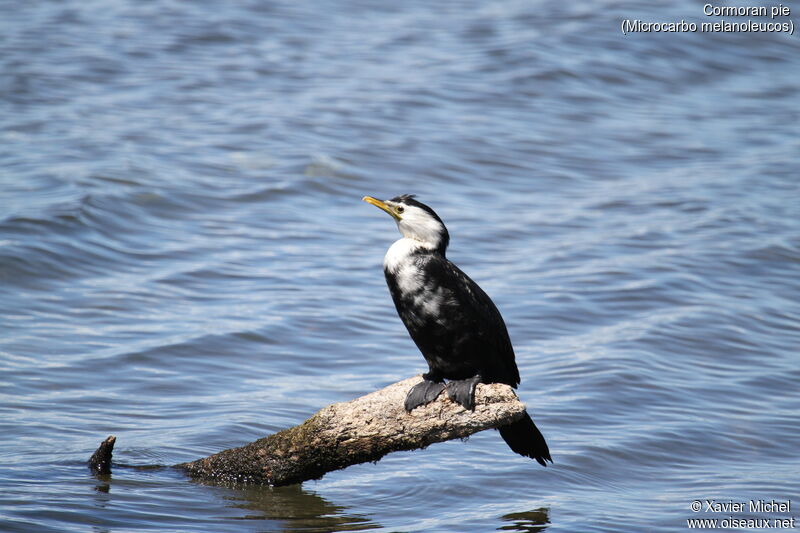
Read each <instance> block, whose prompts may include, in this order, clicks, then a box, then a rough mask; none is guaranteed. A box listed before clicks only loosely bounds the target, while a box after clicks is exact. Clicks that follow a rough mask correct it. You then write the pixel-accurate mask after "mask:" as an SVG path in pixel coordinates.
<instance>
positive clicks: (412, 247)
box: [383, 237, 434, 274]
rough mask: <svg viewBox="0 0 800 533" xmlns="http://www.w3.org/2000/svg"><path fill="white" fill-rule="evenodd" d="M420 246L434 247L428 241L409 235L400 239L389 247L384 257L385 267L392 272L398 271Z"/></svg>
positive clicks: (425, 247)
mask: <svg viewBox="0 0 800 533" xmlns="http://www.w3.org/2000/svg"><path fill="white" fill-rule="evenodd" d="M420 248H422V249H425V250H433V249H434V247H433V246H432V245H430V244H428V243H426V242H422V241H420V240H417V239H411V238H409V237H403V238H402V239H398V240H397V241H395V243H394V244H392V245H391V246H390V247H389V250H388V251H387V252H386V255H385V256H384V258H383V268H384V269H385V270H387V271H389V272H390V273H392V274H397V272H398V271H399V270H400V269H401V268H402V267H403V266H404V265H406V264H407V263H408V262H409V261H410V260H411V254H413V253H414V252H415V251H417V250H419V249H420Z"/></svg>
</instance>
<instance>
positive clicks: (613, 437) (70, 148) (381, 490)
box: [0, 0, 800, 532]
mask: <svg viewBox="0 0 800 533" xmlns="http://www.w3.org/2000/svg"><path fill="white" fill-rule="evenodd" d="M702 16H703V15H702V12H701V6H700V5H698V4H695V3H692V2H688V1H679V2H676V3H672V4H670V5H669V6H660V5H656V4H652V3H650V2H629V3H623V4H620V3H617V2H607V1H601V2H592V3H577V4H576V3H561V4H553V3H546V2H535V1H534V2H531V1H525V2H522V1H516V0H502V1H500V2H493V3H485V2H468V1H465V2H446V3H444V4H442V5H438V6H436V7H433V6H432V5H431V4H430V3H429V2H417V1H411V2H404V3H402V4H398V5H396V6H388V5H382V4H380V3H369V2H358V1H354V2H349V1H344V2H325V1H323V2H316V3H314V4H313V5H311V4H298V3H294V2H269V3H266V2H256V1H252V2H246V1H241V2H230V3H222V4H220V3H211V2H191V3H189V2H176V1H163V2H152V3H147V4H142V3H139V2H130V1H126V0H115V1H106V2H74V1H66V2H28V3H22V4H14V6H13V8H12V7H11V4H7V5H6V7H5V9H4V16H3V17H2V22H0V29H2V31H0V34H1V35H2V36H3V37H2V39H1V40H0V50H2V53H0V67H1V68H2V72H3V76H2V77H0V92H2V95H3V97H2V100H1V103H0V162H1V163H2V173H0V328H1V329H2V334H1V335H0V369H1V370H0V371H1V372H2V374H0V376H2V378H0V412H2V416H0V429H1V430H2V433H0V435H2V436H0V529H2V530H4V531H135V530H152V531H217V532H225V531H232V532H233V531H245V530H246V531H249V530H253V531H305V532H311V531H378V530H382V531H459V532H467V531H475V532H483V531H493V530H501V531H539V530H541V529H545V528H546V529H548V530H552V531H565V532H572V531H631V532H640V531H660V530H676V531H677V530H684V529H685V528H686V522H685V521H686V519H687V518H693V517H698V516H701V515H702V516H706V515H704V514H703V513H697V514H695V513H692V512H691V510H690V508H689V505H690V503H691V501H692V500H695V499H701V500H704V499H717V500H720V501H727V500H730V499H732V500H734V501H747V500H749V499H759V498H761V499H767V500H770V499H776V500H786V499H792V500H793V503H795V504H796V505H798V504H800V490H799V489H800V482H799V481H798V479H800V461H798V454H797V450H798V449H800V435H798V430H797V428H798V422H800V420H798V418H800V417H798V413H800V392H798V390H799V389H798V385H797V384H798V382H800V370H798V367H799V365H798V354H797V349H798V346H800V322H798V319H799V318H800V185H798V176H800V164H798V153H800V140H799V139H800V126H798V124H800V107H798V103H799V102H800V100H799V98H800V95H799V93H798V89H800V53H798V52H799V51H800V49H799V48H798V44H797V43H798V41H797V38H796V37H790V36H787V35H781V34H677V35H676V34H669V35H663V34H646V35H645V34H640V35H630V36H628V37H624V36H622V35H621V33H620V31H619V23H620V21H621V20H622V19H623V18H642V19H646V20H671V19H677V20H680V19H681V18H686V19H687V20H688V19H693V20H696V21H697V20H699V19H700V17H702ZM402 193H416V194H418V195H419V199H420V200H422V201H424V202H426V203H429V204H430V205H431V206H432V207H434V209H436V210H437V212H438V213H439V214H440V215H441V216H442V218H443V219H444V220H445V222H446V223H447V225H448V228H449V230H450V233H451V236H452V241H451V248H450V252H449V257H450V258H451V259H452V260H453V261H455V262H456V263H457V264H458V265H459V266H460V267H461V268H462V269H463V270H465V271H466V272H468V273H469V274H470V275H471V276H472V277H473V278H474V279H475V280H477V281H478V282H479V283H480V284H481V286H482V287H483V288H484V289H485V290H486V291H487V292H488V293H489V294H490V295H491V296H492V298H493V299H494V301H495V302H496V304H497V305H498V307H499V308H500V310H501V311H502V313H503V315H504V317H505V320H506V322H507V324H508V327H509V331H510V334H511V338H512V340H513V342H514V345H515V349H516V353H517V362H518V365H519V367H520V373H521V375H522V379H523V381H522V385H521V386H520V389H519V394H520V396H521V398H522V399H523V400H524V401H525V402H526V403H527V404H528V406H529V410H530V412H531V413H532V415H533V416H534V418H535V420H536V421H537V424H538V425H539V427H540V428H541V429H542V431H543V432H544V434H545V436H546V437H547V439H548V442H549V444H550V448H551V451H552V454H553V458H554V460H555V464H554V465H552V466H551V467H548V468H547V469H544V468H541V467H540V466H538V465H537V464H536V463H535V462H533V461H530V460H526V459H523V458H520V457H518V456H515V455H514V454H513V453H511V452H510V451H509V450H508V449H507V448H506V446H505V444H504V443H503V442H502V440H501V439H500V438H499V436H498V435H497V434H496V433H495V432H492V431H490V432H485V433H482V434H478V435H475V436H473V437H472V438H470V439H469V440H468V441H467V442H461V441H456V442H448V443H443V444H438V445H435V446H432V447H430V448H428V449H426V450H424V451H417V452H408V453H397V454H393V455H390V456H388V457H386V458H385V459H383V460H381V461H380V462H379V463H377V464H365V465H358V466H354V467H351V468H348V469H346V470H343V471H338V472H334V473H331V474H329V475H327V476H325V477H324V478H323V479H322V480H320V481H316V482H308V483H305V484H303V485H302V486H293V487H285V488H279V489H270V488H261V487H240V488H232V487H218V486H209V485H204V484H199V483H193V482H190V481H189V480H187V479H186V478H185V477H184V476H183V475H182V474H180V473H179V472H175V471H171V470H136V469H132V468H127V467H125V466H118V467H117V468H116V469H115V470H114V473H113V475H112V476H111V477H110V478H101V479H98V478H94V477H92V476H91V475H90V473H89V472H88V470H87V469H86V467H85V461H86V459H87V458H88V457H89V455H90V454H91V453H92V451H93V450H94V448H95V447H96V446H97V445H98V444H99V442H100V441H101V440H102V439H103V438H105V437H106V436H107V435H109V434H114V435H116V436H117V437H118V443H117V449H116V453H115V460H116V461H118V462H119V463H120V464H121V465H147V464H174V463H178V462H182V461H188V460H192V459H195V458H198V457H202V456H205V455H208V454H211V453H214V452H216V451H219V450H222V449H225V448H229V447H233V446H238V445H241V444H243V443H246V442H249V441H252V440H254V439H256V438H259V437H262V436H264V435H266V434H269V433H272V432H275V431H278V430H280V429H283V428H285V427H288V426H291V425H294V424H297V423H299V422H301V421H303V420H304V419H305V418H307V417H308V416H310V415H311V414H313V413H314V412H315V411H316V410H318V409H320V408H322V407H324V406H325V405H328V404H330V403H332V402H338V401H346V400H349V399H352V398H354V397H357V396H360V395H363V394H365V393H368V392H371V391H373V390H375V389H377V388H380V387H383V386H385V385H387V384H389V383H393V382H395V381H398V380H400V379H403V378H406V377H408V376H411V375H414V374H416V373H419V372H421V371H422V370H424V362H423V359H422V357H421V356H420V354H419V353H418V352H417V350H416V348H415V347H414V345H413V344H412V342H411V341H410V339H409V338H408V336H407V334H406V332H405V330H404V328H403V326H402V324H401V323H400V321H399V319H398V318H397V316H396V314H395V312H394V309H393V307H392V304H391V300H390V297H389V295H388V291H387V290H386V287H385V285H384V281H383V275H382V272H381V266H380V265H381V260H382V257H383V254H384V252H385V250H386V249H387V248H388V246H389V245H390V244H391V242H393V240H394V239H396V238H397V232H396V228H395V227H394V224H393V223H392V221H391V220H390V219H389V217H387V216H385V215H384V214H382V213H381V212H380V211H378V210H376V209H374V208H373V207H371V206H369V205H367V204H364V203H361V202H360V201H359V199H360V198H361V196H363V195H365V194H370V195H374V196H378V197H383V198H386V197H391V196H395V195H397V194H402ZM739 516H741V517H745V515H739ZM761 516H765V517H769V518H772V517H773V516H772V515H769V516H767V515H761ZM706 517H707V516H706ZM722 518H724V517H722Z"/></svg>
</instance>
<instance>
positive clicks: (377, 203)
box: [362, 196, 400, 220]
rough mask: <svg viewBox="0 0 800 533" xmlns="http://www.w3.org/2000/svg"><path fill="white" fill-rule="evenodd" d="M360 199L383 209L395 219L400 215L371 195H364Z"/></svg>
mask: <svg viewBox="0 0 800 533" xmlns="http://www.w3.org/2000/svg"><path fill="white" fill-rule="evenodd" d="M362 200H363V201H365V202H367V203H368V204H372V205H374V206H375V207H378V208H380V209H383V210H384V211H386V212H387V213H389V214H390V215H392V218H394V219H395V220H400V215H399V214H397V212H395V210H394V209H392V208H391V207H390V206H388V205H386V204H385V203H384V202H381V201H380V200H378V199H377V198H373V197H372V196H365V197H364V198H362Z"/></svg>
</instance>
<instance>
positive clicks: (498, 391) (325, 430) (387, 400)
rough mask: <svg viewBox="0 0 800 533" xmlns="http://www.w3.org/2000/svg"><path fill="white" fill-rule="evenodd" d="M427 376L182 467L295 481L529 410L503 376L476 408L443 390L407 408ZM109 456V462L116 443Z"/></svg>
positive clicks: (234, 478) (218, 476) (243, 479)
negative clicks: (470, 408)
mask: <svg viewBox="0 0 800 533" xmlns="http://www.w3.org/2000/svg"><path fill="white" fill-rule="evenodd" d="M420 380H421V378H420V377H419V376H416V377H413V378H409V379H406V380H403V381H400V382H398V383H394V384H392V385H389V386H388V387H386V388H384V389H381V390H378V391H375V392H373V393H370V394H367V395H366V396H362V397H360V398H356V399H355V400H352V401H349V402H343V403H335V404H333V405H329V406H328V407H325V408H324V409H321V410H320V411H318V412H317V413H316V414H314V416H312V417H311V418H309V419H308V420H306V421H305V422H303V423H302V424H300V425H299V426H295V427H293V428H289V429H285V430H283V431H280V432H278V433H275V434H274V435H270V436H268V437H265V438H263V439H259V440H257V441H255V442H252V443H250V444H247V445H246V446H242V447H241V448H232V449H230V450H225V451H222V452H219V453H216V454H214V455H211V456H209V457H206V458H204V459H198V460H196V461H192V462H189V463H181V464H179V465H175V466H176V468H179V469H182V470H184V471H186V472H187V473H188V474H189V475H190V476H191V477H193V478H195V479H201V480H209V481H217V482H222V483H260V484H269V485H274V486H279V485H290V484H293V483H300V482H302V481H306V480H309V479H318V478H321V477H322V476H323V475H324V474H326V473H327V472H331V471H333V470H338V469H341V468H345V467H347V466H350V465H354V464H358V463H364V462H367V461H373V462H374V461H377V460H379V459H380V458H382V457H383V456H384V455H386V454H388V453H390V452H395V451H401V450H414V449H419V448H425V447H426V446H429V445H430V444H433V443H435V442H442V441H446V440H450V439H458V438H465V437H468V436H470V435H472V434H473V433H477V432H479V431H483V430H485V429H490V428H497V427H500V426H503V425H505V424H508V423H510V422H514V421H516V420H519V419H520V418H521V417H522V416H523V414H524V413H525V405H524V404H523V403H522V402H520V400H519V398H517V396H516V394H515V393H514V391H513V389H512V388H511V387H509V386H508V385H503V384H499V383H493V384H490V385H485V384H480V385H478V387H477V391H476V393H475V410H474V411H467V410H465V409H464V408H463V407H461V406H460V405H458V404H457V403H455V402H452V401H450V399H449V398H447V394H446V393H442V394H441V395H440V396H439V397H438V398H437V399H436V400H435V401H434V402H432V403H430V404H428V405H426V406H423V407H418V408H417V409H414V410H413V411H412V412H411V413H407V412H406V411H405V410H404V409H403V401H404V399H405V396H406V394H407V393H408V390H409V389H410V388H411V387H412V386H414V385H415V384H417V383H418V382H419V381H420ZM108 440H109V439H106V441H104V444H106V442H107V441H108ZM111 447H112V448H113V441H112V442H111ZM102 448H103V445H101V449H102ZM101 449H98V451H97V452H95V455H94V456H92V460H91V461H90V467H92V468H93V469H95V470H96V469H97V467H96V466H93V464H92V461H94V459H95V456H98V459H99V460H103V459H104V457H103V454H102V453H100V450H101ZM107 461H108V463H109V464H110V450H109V451H108V457H107Z"/></svg>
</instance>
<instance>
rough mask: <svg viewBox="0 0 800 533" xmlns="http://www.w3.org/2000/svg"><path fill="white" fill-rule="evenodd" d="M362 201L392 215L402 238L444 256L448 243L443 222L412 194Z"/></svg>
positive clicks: (370, 198) (369, 197)
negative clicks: (416, 242)
mask: <svg viewBox="0 0 800 533" xmlns="http://www.w3.org/2000/svg"><path fill="white" fill-rule="evenodd" d="M362 200H364V201H365V202H367V203H370V204H372V205H374V206H376V207H378V208H380V209H383V210H384V211H386V212H387V213H389V214H390V215H392V218H394V221H395V222H397V229H399V230H400V233H401V234H402V235H403V237H405V238H407V239H414V240H416V241H419V242H420V243H422V245H423V246H425V247H426V248H430V249H432V250H437V251H439V252H441V253H442V254H444V252H445V250H446V249H447V245H448V244H449V242H450V234H449V233H448V232H447V228H446V227H445V226H444V222H442V219H441V218H439V215H437V214H436V213H435V212H434V210H433V209H431V208H430V207H428V206H427V205H425V204H423V203H422V202H418V201H417V200H415V199H414V195H413V194H404V195H402V196H395V197H394V198H392V199H391V200H378V199H377V198H373V197H372V196H365V197H364V198H362Z"/></svg>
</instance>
